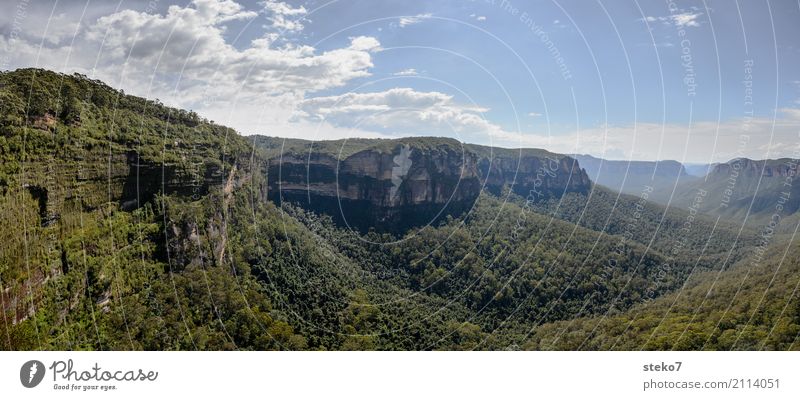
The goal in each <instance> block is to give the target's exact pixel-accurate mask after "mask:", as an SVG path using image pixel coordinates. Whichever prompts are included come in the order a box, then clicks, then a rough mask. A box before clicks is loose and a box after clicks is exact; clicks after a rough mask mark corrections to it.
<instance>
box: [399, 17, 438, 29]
mask: <svg viewBox="0 0 800 400" xmlns="http://www.w3.org/2000/svg"><path fill="white" fill-rule="evenodd" d="M431 17H433V14H417V15H413V16H406V17H400V22H398V25H400V27H401V28H405V27H406V26H409V25H414V24H418V23H420V22H422V21H424V20H426V19H430V18H431Z"/></svg>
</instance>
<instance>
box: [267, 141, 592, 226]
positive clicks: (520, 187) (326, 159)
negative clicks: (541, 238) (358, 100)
mask: <svg viewBox="0 0 800 400" xmlns="http://www.w3.org/2000/svg"><path fill="white" fill-rule="evenodd" d="M275 141H283V139H274V138H259V140H258V141H257V142H256V143H257V145H260V146H262V148H267V149H270V150H271V151H272V153H271V154H270V155H268V157H267V158H268V173H267V174H268V198H269V199H270V200H272V201H275V202H277V203H280V202H284V201H288V202H292V203H297V204H299V205H301V206H302V207H304V208H306V209H310V210H312V211H315V212H319V213H324V214H328V215H331V216H332V217H333V218H334V220H335V221H337V222H338V223H340V224H342V225H346V226H349V227H350V228H353V229H356V230H359V231H366V230H369V229H375V230H378V231H394V232H399V231H403V230H405V229H407V228H409V227H414V226H424V225H427V224H435V223H437V221H439V220H440V219H442V218H446V217H447V216H459V215H462V214H463V213H465V212H468V211H469V210H470V208H471V207H472V205H473V203H474V202H475V200H476V199H477V198H478V196H479V195H480V193H481V191H482V190H487V191H489V192H491V193H494V194H499V193H500V192H501V191H502V190H503V189H504V188H506V187H508V188H509V189H510V190H512V191H513V192H514V193H516V194H518V195H521V196H524V197H528V196H531V195H533V196H534V197H535V198H536V200H540V199H543V198H548V197H552V196H560V195H561V194H563V193H565V192H575V191H578V192H586V191H588V189H589V188H590V185H591V182H590V181H589V178H588V176H587V175H586V173H585V171H583V170H582V169H581V168H580V166H579V165H578V163H577V162H576V161H575V160H574V159H572V158H570V157H565V156H561V155H555V154H550V153H545V152H540V151H532V150H528V149H525V150H523V151H518V150H517V151H515V150H508V149H496V150H498V151H496V152H495V151H493V149H491V148H488V147H484V146H475V145H462V144H461V143H459V142H457V141H455V140H448V139H439V138H436V139H434V138H415V139H400V140H390V141H387V140H376V141H373V142H369V141H361V143H360V144H361V145H360V146H358V147H356V148H353V147H350V148H349V149H348V150H349V151H348V152H347V153H342V152H341V151H335V150H336V147H337V146H339V145H341V146H345V143H343V142H340V143H335V142H334V143H331V142H329V143H324V144H322V145H319V144H318V145H317V146H316V148H315V146H314V145H313V144H311V143H310V142H305V141H290V143H289V146H279V145H276V144H275ZM332 150H334V151H332Z"/></svg>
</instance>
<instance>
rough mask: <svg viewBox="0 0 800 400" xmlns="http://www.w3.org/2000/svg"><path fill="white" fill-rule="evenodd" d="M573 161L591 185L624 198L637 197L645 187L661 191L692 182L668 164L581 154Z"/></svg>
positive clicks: (678, 167)
mask: <svg viewBox="0 0 800 400" xmlns="http://www.w3.org/2000/svg"><path fill="white" fill-rule="evenodd" d="M573 157H574V158H575V159H576V160H578V162H579V163H580V164H581V166H582V167H583V168H585V169H586V173H587V174H588V175H589V178H591V179H592V180H593V181H594V182H597V183H598V184H600V185H603V186H605V187H607V188H609V189H611V190H614V191H617V192H622V193H627V194H634V195H635V194H638V193H640V192H641V191H642V189H644V188H645V187H647V186H650V187H653V188H656V189H657V190H664V189H665V188H672V187H673V186H675V185H676V184H678V183H681V182H684V183H685V182H689V181H693V180H694V176H692V175H690V174H689V173H687V171H686V169H685V168H684V166H683V165H682V164H681V163H679V162H677V161H672V160H665V161H625V160H605V159H602V158H596V157H592V156H590V155H585V154H584V155H574V156H573Z"/></svg>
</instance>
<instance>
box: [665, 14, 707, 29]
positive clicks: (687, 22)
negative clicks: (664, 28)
mask: <svg viewBox="0 0 800 400" xmlns="http://www.w3.org/2000/svg"><path fill="white" fill-rule="evenodd" d="M701 15H703V13H688V12H687V13H683V14H675V15H673V16H672V22H673V23H674V24H675V26H678V27H685V26H695V27H696V26H700V23H699V22H698V21H697V17H699V16H701Z"/></svg>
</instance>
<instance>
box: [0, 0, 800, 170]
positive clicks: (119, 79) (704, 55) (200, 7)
mask: <svg viewBox="0 0 800 400" xmlns="http://www.w3.org/2000/svg"><path fill="white" fill-rule="evenodd" d="M20 7H21V9H22V11H23V14H24V17H20V13H19V12H18V13H9V14H7V15H4V16H2V17H0V28H2V36H0V45H2V46H0V47H2V48H4V49H5V54H4V56H3V57H4V58H3V60H4V61H3V65H2V68H3V69H14V68H17V67H26V66H42V67H46V68H51V69H56V70H60V71H65V72H76V71H77V72H81V73H87V74H89V75H90V76H94V77H97V78H100V79H103V80H105V81H107V82H108V83H109V84H111V85H113V86H117V87H121V88H123V89H125V90H126V92H129V93H134V94H137V95H142V96H146V97H156V98H159V99H162V100H164V101H165V102H167V103H169V104H173V105H176V106H180V107H184V108H189V109H193V110H196V111H198V112H199V113H200V114H202V115H204V116H207V117H209V118H211V119H214V120H216V121H218V122H221V123H224V124H227V125H230V126H232V127H234V128H236V129H238V130H239V131H241V132H242V133H244V134H253V133H260V134H271V135H279V136H291V137H304V138H309V139H329V138H340V137H353V136H374V137H398V136H410V135H446V136H453V137H456V138H459V139H461V140H463V141H467V142H472V143H482V144H495V145H500V146H505V147H518V146H525V147H545V148H548V149H550V150H553V151H558V152H568V153H571V152H578V153H590V154H593V155H595V156H601V157H606V158H611V159H630V158H633V159H677V160H680V161H686V162H715V161H725V160H728V159H730V158H733V157H736V156H748V157H752V158H777V157H780V156H797V154H800V153H799V152H798V146H800V137H799V136H798V132H800V68H798V66H800V48H799V47H798V45H800V43H798V42H800V23H798V22H800V2H798V1H796V0H783V1H766V0H765V1H758V0H756V1H738V2H736V1H730V0H728V1H705V2H703V1H649V2H644V1H638V2H637V1H585V0H583V1H577V0H573V1H558V2H556V1H551V0H544V1H504V0H475V1H463V0H460V1H456V0H452V1H427V2H414V1H399V0H398V1H395V0H383V1H376V0H372V1H367V0H354V1H285V2H280V1H272V0H270V1H239V2H234V1H232V0H195V1H182V2H175V3H170V2H166V1H163V0H162V1H159V2H151V3H147V2H133V1H122V2H120V3H117V2H99V3H97V2H92V3H89V4H88V5H87V3H86V2H83V1H61V2H59V3H58V4H57V5H56V6H55V7H53V5H51V4H47V5H45V4H40V3H38V2H34V3H24V2H20V3H17V8H16V9H17V11H19V10H20ZM45 22H46V23H45ZM741 135H746V136H744V137H743V136H741Z"/></svg>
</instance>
